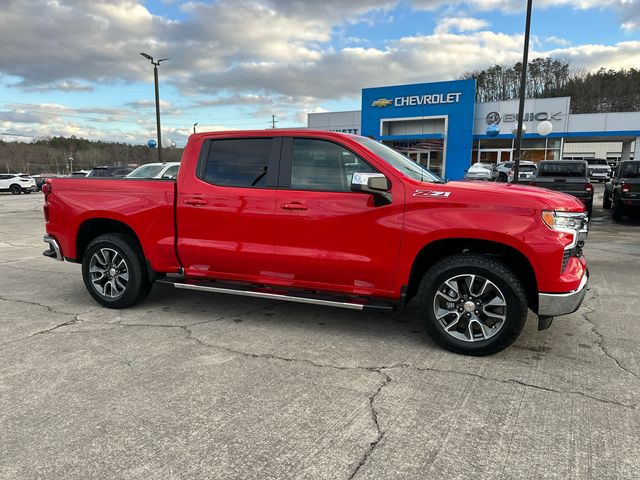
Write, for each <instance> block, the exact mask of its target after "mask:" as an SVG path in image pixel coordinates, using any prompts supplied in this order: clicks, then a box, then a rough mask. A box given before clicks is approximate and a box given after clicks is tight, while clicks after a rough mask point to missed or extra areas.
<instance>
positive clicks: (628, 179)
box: [602, 160, 640, 220]
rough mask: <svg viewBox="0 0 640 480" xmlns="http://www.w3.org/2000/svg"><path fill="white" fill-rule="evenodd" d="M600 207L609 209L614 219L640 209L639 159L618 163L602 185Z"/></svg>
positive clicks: (619, 218)
mask: <svg viewBox="0 0 640 480" xmlns="http://www.w3.org/2000/svg"><path fill="white" fill-rule="evenodd" d="M602 207H603V208H610V209H611V217H612V218H613V219H614V220H621V219H622V217H623V216H624V215H626V214H627V213H630V212H631V211H633V210H635V211H636V212H638V211H640V161H636V160H630V161H625V162H621V163H620V165H618V171H617V172H616V174H615V176H614V177H612V178H611V181H609V182H607V183H606V184H605V185H604V194H603V196H602Z"/></svg>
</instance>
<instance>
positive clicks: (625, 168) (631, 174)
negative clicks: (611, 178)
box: [620, 161, 640, 178]
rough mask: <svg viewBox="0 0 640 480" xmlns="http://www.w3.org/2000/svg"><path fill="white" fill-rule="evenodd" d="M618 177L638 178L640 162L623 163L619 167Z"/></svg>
mask: <svg viewBox="0 0 640 480" xmlns="http://www.w3.org/2000/svg"><path fill="white" fill-rule="evenodd" d="M620 176H621V177H624V178H638V177H640V162H636V161H633V162H629V163H623V164H622V166H621V167H620Z"/></svg>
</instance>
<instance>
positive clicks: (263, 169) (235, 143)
mask: <svg viewBox="0 0 640 480" xmlns="http://www.w3.org/2000/svg"><path fill="white" fill-rule="evenodd" d="M273 144H274V140H273V138H229V139H220V140H211V141H209V142H208V145H207V144H205V147H204V148H205V149H206V158H205V159H204V161H202V157H201V165H200V166H199V171H198V177H199V178H200V179H201V180H204V181H205V182H207V183H211V184H213V185H219V186H224V187H252V188H266V187H267V177H268V174H269V173H270V172H269V171H270V169H273V168H274V167H273V166H272V164H273V162H272V161H270V159H272V158H273V156H274V153H275V152H273V151H272V146H273ZM203 151H204V150H203ZM279 153H280V152H279V150H278V152H277V154H278V156H279ZM276 168H277V167H276ZM272 173H273V174H275V173H276V172H272Z"/></svg>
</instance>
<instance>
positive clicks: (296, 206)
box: [280, 202, 309, 210]
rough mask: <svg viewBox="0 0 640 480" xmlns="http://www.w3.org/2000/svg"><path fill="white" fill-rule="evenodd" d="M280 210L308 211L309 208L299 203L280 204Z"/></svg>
mask: <svg viewBox="0 0 640 480" xmlns="http://www.w3.org/2000/svg"><path fill="white" fill-rule="evenodd" d="M280 208H281V209H283V210H309V206H308V205H305V204H304V203H300V202H291V203H281V204H280Z"/></svg>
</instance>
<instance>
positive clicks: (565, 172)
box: [538, 161, 587, 177]
mask: <svg viewBox="0 0 640 480" xmlns="http://www.w3.org/2000/svg"><path fill="white" fill-rule="evenodd" d="M538 176H539V177H586V176H587V172H586V169H585V164H584V163H582V162H579V163H578V162H565V161H563V162H555V163H541V164H540V166H539V168H538Z"/></svg>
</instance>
